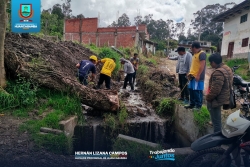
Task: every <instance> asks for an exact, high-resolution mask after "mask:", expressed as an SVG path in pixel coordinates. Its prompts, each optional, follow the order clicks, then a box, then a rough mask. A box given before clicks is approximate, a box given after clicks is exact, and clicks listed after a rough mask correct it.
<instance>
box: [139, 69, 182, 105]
mask: <svg viewBox="0 0 250 167" xmlns="http://www.w3.org/2000/svg"><path fill="white" fill-rule="evenodd" d="M150 71H151V72H150V73H149V74H147V75H141V76H140V75H138V77H137V78H138V79H137V81H138V85H139V86H140V88H141V92H142V94H143V97H144V100H146V101H147V102H152V101H153V100H156V99H158V98H162V97H175V96H177V94H178V92H179V89H178V87H177V80H176V78H175V75H173V74H171V73H170V72H168V71H164V70H160V69H156V68H151V70H150Z"/></svg>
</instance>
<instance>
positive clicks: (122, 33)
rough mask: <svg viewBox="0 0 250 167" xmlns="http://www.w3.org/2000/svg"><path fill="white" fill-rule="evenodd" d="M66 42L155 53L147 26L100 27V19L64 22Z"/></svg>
mask: <svg viewBox="0 0 250 167" xmlns="http://www.w3.org/2000/svg"><path fill="white" fill-rule="evenodd" d="M64 40H71V41H78V42H81V43H84V44H90V43H92V44H95V45H96V46H98V47H102V46H115V47H117V48H118V47H138V48H139V50H140V52H143V51H151V52H152V53H155V43H154V42H152V41H150V40H149V34H148V32H147V27H146V25H139V26H138V27H136V26H131V27H105V28H99V27H98V18H83V19H68V20H65V22H64Z"/></svg>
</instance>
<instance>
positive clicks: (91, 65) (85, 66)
mask: <svg viewBox="0 0 250 167" xmlns="http://www.w3.org/2000/svg"><path fill="white" fill-rule="evenodd" d="M96 63H97V57H96V56H95V55H92V56H90V57H89V60H82V61H81V62H80V63H78V64H77V65H76V67H77V68H78V69H79V74H78V78H79V81H80V83H81V84H83V85H85V86H86V85H88V82H87V79H88V74H89V73H90V72H91V73H92V76H91V80H90V82H92V81H94V79H95V74H96V66H95V64H96Z"/></svg>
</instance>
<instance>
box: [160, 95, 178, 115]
mask: <svg viewBox="0 0 250 167" xmlns="http://www.w3.org/2000/svg"><path fill="white" fill-rule="evenodd" d="M176 103H177V101H176V100H175V99H173V98H163V99H161V101H160V104H159V106H158V107H157V108H156V112H157V114H158V115H161V116H173V115H174V112H175V107H176Z"/></svg>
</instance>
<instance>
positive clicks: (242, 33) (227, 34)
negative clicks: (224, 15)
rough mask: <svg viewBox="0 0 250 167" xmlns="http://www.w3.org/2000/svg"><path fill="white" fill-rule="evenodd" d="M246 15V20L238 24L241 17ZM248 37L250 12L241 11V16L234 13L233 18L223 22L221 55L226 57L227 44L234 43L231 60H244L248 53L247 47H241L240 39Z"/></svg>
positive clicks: (249, 35) (249, 34) (249, 33)
mask: <svg viewBox="0 0 250 167" xmlns="http://www.w3.org/2000/svg"><path fill="white" fill-rule="evenodd" d="M247 13H248V19H247V21H246V22H244V23H240V18H241V16H242V15H245V14H247ZM249 37H250V12H249V10H243V12H242V13H241V14H238V13H236V14H235V16H234V17H232V18H229V19H228V20H226V21H225V22H224V32H223V40H222V47H221V55H222V56H227V53H228V44H229V43H230V42H234V50H233V58H246V57H247V55H248V53H249V46H246V47H242V39H244V38H249ZM249 42H250V41H248V43H249Z"/></svg>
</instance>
